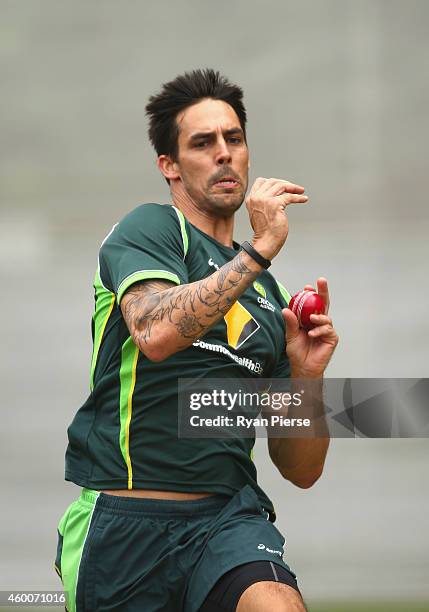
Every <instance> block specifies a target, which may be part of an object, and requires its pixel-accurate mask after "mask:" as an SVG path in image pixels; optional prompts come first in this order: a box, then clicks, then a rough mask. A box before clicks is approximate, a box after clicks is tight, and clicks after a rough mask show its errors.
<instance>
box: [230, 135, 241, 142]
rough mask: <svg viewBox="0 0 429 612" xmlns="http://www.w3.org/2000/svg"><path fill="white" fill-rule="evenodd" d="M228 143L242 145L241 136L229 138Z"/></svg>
mask: <svg viewBox="0 0 429 612" xmlns="http://www.w3.org/2000/svg"><path fill="white" fill-rule="evenodd" d="M228 142H231V143H232V144H240V143H241V138H240V136H230V137H229V138H228Z"/></svg>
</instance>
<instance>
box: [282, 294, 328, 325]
mask: <svg viewBox="0 0 429 612" xmlns="http://www.w3.org/2000/svg"><path fill="white" fill-rule="evenodd" d="M289 308H290V309H291V311H292V312H293V313H294V315H296V317H297V319H298V323H299V325H300V327H303V328H304V329H305V330H307V331H309V330H310V329H313V327H315V326H314V325H313V323H312V322H311V321H310V315H312V314H324V312H325V304H324V302H323V300H322V298H321V297H320V295H319V294H318V293H316V292H315V291H300V292H299V293H295V295H294V296H293V297H292V298H291V300H290V302H289Z"/></svg>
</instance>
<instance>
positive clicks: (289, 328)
mask: <svg viewBox="0 0 429 612" xmlns="http://www.w3.org/2000/svg"><path fill="white" fill-rule="evenodd" d="M282 314H283V317H284V320H285V324H286V342H287V343H288V342H292V341H293V340H295V338H296V337H297V336H298V335H299V323H298V319H297V317H296V315H295V314H294V313H293V312H292V311H291V310H290V308H283V310H282Z"/></svg>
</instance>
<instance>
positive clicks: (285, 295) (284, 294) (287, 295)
mask: <svg viewBox="0 0 429 612" xmlns="http://www.w3.org/2000/svg"><path fill="white" fill-rule="evenodd" d="M276 283H277V286H278V288H279V290H280V293H281V295H282V298H283V299H284V301H285V302H286V306H289V302H290V300H291V295H290V293H289V291H288V290H287V289H286V287H283V285H282V284H281V283H279V281H278V280H277V279H276Z"/></svg>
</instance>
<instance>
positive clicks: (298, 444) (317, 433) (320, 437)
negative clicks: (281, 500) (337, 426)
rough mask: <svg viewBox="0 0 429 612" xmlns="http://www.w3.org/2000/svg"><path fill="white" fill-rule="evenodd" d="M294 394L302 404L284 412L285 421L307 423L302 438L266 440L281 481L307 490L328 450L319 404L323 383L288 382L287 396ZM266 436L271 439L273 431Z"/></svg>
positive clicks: (316, 477)
mask: <svg viewBox="0 0 429 612" xmlns="http://www.w3.org/2000/svg"><path fill="white" fill-rule="evenodd" d="M303 390H304V393H302V391H303ZM294 393H299V394H300V397H301V402H302V403H301V406H300V407H299V408H295V409H294V410H293V412H292V411H291V410H288V411H287V417H288V418H293V417H295V418H306V419H309V421H310V426H309V427H306V429H305V436H306V437H305V438H303V437H301V438H298V437H291V436H290V437H282V438H276V437H270V439H269V451H270V456H271V458H272V460H273V462H274V463H275V465H276V466H277V468H278V470H279V471H280V473H281V474H282V476H283V477H284V478H286V479H287V480H290V481H291V482H293V483H294V484H296V485H297V486H299V487H302V488H308V487H310V486H311V485H312V484H314V482H315V481H316V480H317V479H318V478H319V476H320V475H321V473H322V471H323V466H324V463H325V458H326V454H327V452H328V447H329V430H328V427H327V423H326V418H325V410H324V403H323V381H322V379H318V380H311V381H310V380H308V381H303V380H302V379H292V390H291V394H294ZM292 396H293V395H292ZM270 434H271V436H275V435H276V431H275V430H271V432H269V435H270Z"/></svg>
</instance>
